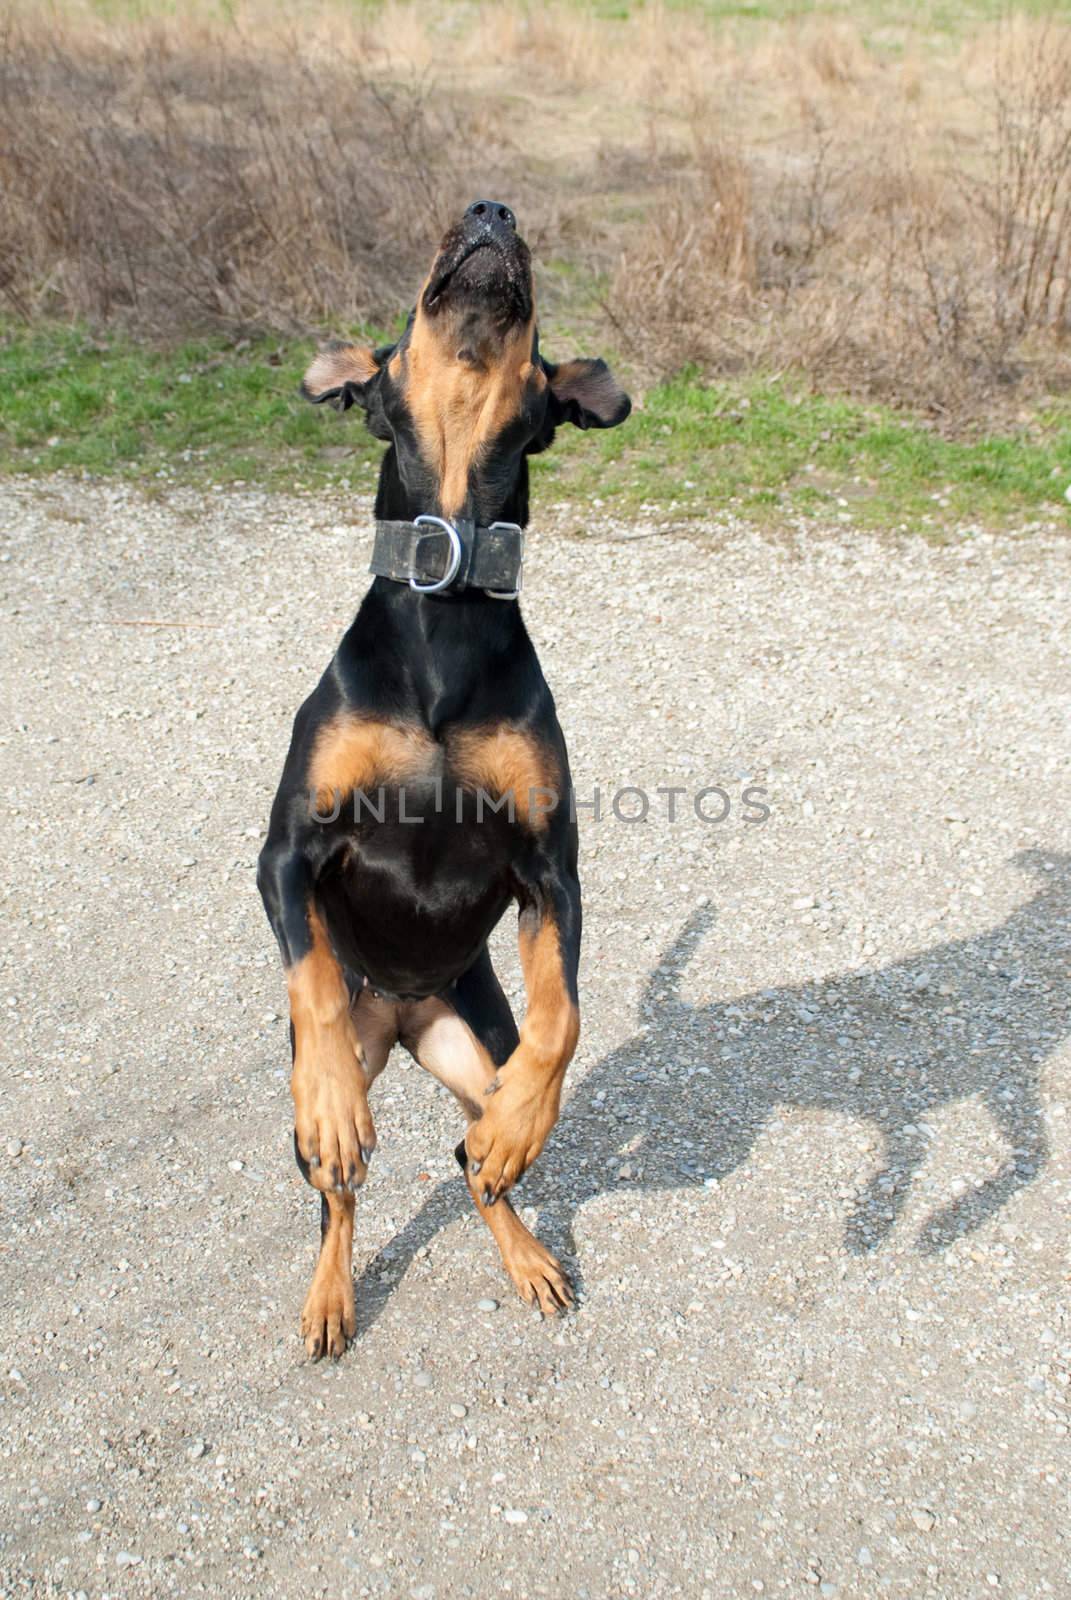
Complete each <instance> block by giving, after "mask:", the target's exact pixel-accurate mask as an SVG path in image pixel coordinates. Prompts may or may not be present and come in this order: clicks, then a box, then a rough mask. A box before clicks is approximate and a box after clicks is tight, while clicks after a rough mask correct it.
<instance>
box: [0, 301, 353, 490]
mask: <svg viewBox="0 0 1071 1600" xmlns="http://www.w3.org/2000/svg"><path fill="white" fill-rule="evenodd" d="M310 350H311V345H310V344H308V343H304V342H303V343H301V344H300V345H297V344H295V345H293V346H291V345H286V344H279V343H278V342H276V341H271V342H258V343H254V344H250V343H246V342H243V343H241V344H239V345H238V346H234V345H233V344H228V343H227V342H225V341H223V340H195V341H190V342H187V343H184V344H181V345H178V346H177V347H175V348H172V349H169V350H166V351H162V350H153V349H148V348H145V347H143V346H141V345H139V344H137V343H135V342H133V341H132V340H129V339H126V338H123V337H119V336H115V337H111V336H109V337H102V338H100V339H96V338H93V337H90V336H89V335H88V334H86V333H85V332H84V331H82V330H79V329H76V328H68V327H56V326H49V325H41V326H38V327H35V328H34V329H32V330H31V331H24V330H21V329H13V328H8V329H6V330H4V332H3V334H2V335H0V469H2V470H4V471H7V472H12V471H14V472H50V471H58V470H66V471H83V470H84V471H87V472H91V473H95V474H111V473H119V474H121V475H123V476H127V477H137V478H154V477H158V476H159V477H169V478H175V479H180V480H187V481H188V480H196V481H209V480H210V481H215V482H232V483H233V482H235V481H236V480H244V481H246V482H249V483H262V484H265V485H268V486H271V487H273V488H294V487H299V486H301V485H302V484H308V485H312V484H317V483H322V482H323V481H325V479H326V478H327V477H332V478H335V479H338V478H342V477H345V476H350V477H354V478H356V479H360V480H365V479H366V480H367V481H368V482H370V483H371V482H374V477H375V470H376V467H377V464H378V459H379V455H380V448H381V447H380V446H379V445H377V444H376V442H375V440H374V439H372V438H371V437H370V436H369V435H368V434H367V433H366V432H365V431H364V429H363V428H360V427H354V426H352V419H344V420H347V421H350V424H351V425H350V426H348V427H342V426H341V425H339V419H338V418H337V417H335V416H334V414H333V413H332V415H331V416H330V418H329V419H327V422H326V424H325V419H324V417H322V416H320V415H318V414H317V411H316V409H315V408H314V407H313V406H310V405H308V404H307V403H306V402H305V401H303V400H301V398H300V397H299V395H298V384H299V383H300V381H301V374H302V371H303V370H304V368H305V366H306V365H307V364H308V359H309V355H310ZM331 423H335V424H336V426H335V427H332V426H331V425H330V424H331Z"/></svg>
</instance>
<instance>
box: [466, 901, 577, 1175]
mask: <svg viewBox="0 0 1071 1600" xmlns="http://www.w3.org/2000/svg"><path fill="white" fill-rule="evenodd" d="M518 932H519V942H520V953H521V966H522V969H523V971H524V987H525V993H526V997H527V1010H526V1013H525V1018H524V1024H523V1026H522V1028H521V1037H520V1043H519V1045H518V1046H517V1048H516V1050H514V1052H513V1054H512V1055H511V1056H510V1058H509V1060H508V1061H507V1062H506V1063H505V1065H504V1066H503V1067H502V1068H501V1070H500V1071H499V1073H498V1076H497V1077H496V1079H495V1080H494V1082H493V1083H492V1084H491V1085H490V1087H489V1088H488V1089H487V1091H486V1094H487V1101H486V1105H485V1107H484V1111H483V1115H482V1116H481V1117H480V1119H479V1121H478V1122H476V1123H474V1124H473V1126H472V1127H471V1128H470V1129H469V1132H468V1134H467V1136H466V1139H465V1149H466V1152H467V1154H468V1176H469V1179H470V1184H471V1186H472V1188H473V1190H474V1192H475V1193H476V1194H477V1195H478V1197H479V1199H480V1201H481V1202H482V1204H483V1205H484V1206H493V1205H494V1203H495V1201H496V1200H497V1199H498V1198H499V1196H500V1195H503V1194H505V1193H506V1191H507V1190H508V1189H510V1188H511V1187H512V1186H513V1184H515V1183H516V1182H517V1179H518V1178H519V1177H520V1176H521V1175H522V1173H524V1172H525V1171H527V1169H528V1168H529V1167H530V1166H531V1164H532V1162H533V1161H534V1160H535V1159H536V1157H537V1156H538V1154H539V1152H540V1151H541V1150H542V1148H543V1146H544V1144H545V1143H546V1140H547V1137H548V1135H549V1133H550V1130H551V1129H552V1128H553V1126H554V1124H555V1123H556V1122H557V1120H558V1108H559V1105H560V1103H561V1090H562V1082H563V1080H564V1078H565V1069H566V1067H567V1066H568V1065H569V1062H570V1061H571V1060H572V1057H573V1052H574V1050H575V1049H576V1042H577V1038H578V1036H579V1033H580V1011H579V1007H578V1004H577V988H576V975H577V963H578V961H579V956H580V886H579V883H578V882H577V879H576V875H575V872H573V871H571V870H570V871H562V872H560V873H558V874H556V875H555V877H554V878H553V879H551V880H550V881H546V882H543V883H541V884H539V885H537V886H536V887H535V889H534V890H533V892H532V893H531V896H530V897H526V899H525V900H524V901H523V902H522V905H521V915H520V924H519V930H518Z"/></svg>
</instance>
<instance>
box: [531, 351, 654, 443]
mask: <svg viewBox="0 0 1071 1600" xmlns="http://www.w3.org/2000/svg"><path fill="white" fill-rule="evenodd" d="M543 371H544V372H545V373H546V375H547V382H548V384H549V385H550V400H551V411H552V415H553V420H554V422H555V423H559V422H571V423H573V425H574V426H575V427H577V428H616V427H617V425H618V423H619V422H624V420H625V418H626V417H627V416H628V414H629V412H630V411H631V410H632V401H631V400H630V399H629V397H628V395H627V394H626V393H625V391H624V389H622V387H621V385H620V384H619V383H618V381H617V379H616V378H615V377H614V375H613V373H612V372H611V371H610V369H609V367H608V366H607V365H606V362H605V361H602V360H600V359H599V358H598V357H597V356H596V357H594V358H581V359H579V360H576V361H563V362H562V363H561V364H560V365H559V366H555V365H554V363H553V362H552V361H544V362H543Z"/></svg>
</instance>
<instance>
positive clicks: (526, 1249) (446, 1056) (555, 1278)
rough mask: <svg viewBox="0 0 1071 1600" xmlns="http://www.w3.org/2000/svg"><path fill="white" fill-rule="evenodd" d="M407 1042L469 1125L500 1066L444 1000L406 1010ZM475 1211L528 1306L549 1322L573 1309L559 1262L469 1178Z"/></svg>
mask: <svg viewBox="0 0 1071 1600" xmlns="http://www.w3.org/2000/svg"><path fill="white" fill-rule="evenodd" d="M402 1037H403V1040H404V1042H405V1044H406V1046H407V1048H408V1049H410V1050H411V1051H412V1052H413V1054H414V1055H415V1056H416V1058H417V1060H418V1061H419V1062H420V1065H421V1066H422V1067H424V1068H425V1069H426V1070H427V1071H428V1072H430V1073H431V1075H432V1077H434V1078H438V1080H439V1082H440V1083H444V1084H445V1085H446V1087H447V1088H448V1089H449V1090H450V1091H451V1093H452V1094H454V1095H455V1096H456V1097H457V1099H458V1101H459V1102H460V1104H461V1107H462V1109H463V1111H464V1112H465V1116H466V1117H467V1119H468V1121H469V1124H470V1126H471V1124H472V1123H473V1122H474V1121H475V1120H476V1119H477V1118H478V1117H479V1116H480V1115H481V1113H482V1112H483V1109H484V1107H486V1105H487V1104H488V1101H487V1098H486V1096H487V1090H488V1088H489V1087H490V1085H491V1084H492V1083H493V1082H494V1080H495V1064H494V1062H493V1061H492V1060H491V1057H490V1056H489V1055H488V1053H487V1051H486V1050H485V1049H484V1047H483V1045H482V1044H481V1043H480V1041H479V1040H478V1039H477V1037H476V1035H475V1034H474V1033H473V1032H472V1030H471V1029H470V1028H469V1027H468V1025H467V1024H466V1023H464V1022H463V1021H462V1020H461V1018H460V1017H459V1016H458V1014H457V1012H456V1011H454V1010H453V1009H452V1008H451V1007H450V1006H448V1005H447V1004H446V1003H445V1002H444V1001H442V1000H421V1001H419V1002H417V1003H416V1004H414V1005H411V1006H406V1007H403V1032H402ZM465 1181H466V1183H467V1184H468V1187H469V1193H470V1194H471V1195H472V1198H473V1201H474V1203H475V1206H476V1210H477V1211H478V1212H479V1214H480V1216H481V1217H482V1218H483V1220H484V1222H486V1224H487V1226H488V1227H489V1228H490V1230H491V1233H492V1234H493V1236H494V1240H495V1243H496V1244H497V1245H498V1248H499V1251H500V1252H501V1255H502V1262H503V1265H504V1266H505V1268H506V1271H507V1272H508V1273H509V1275H510V1278H511V1279H512V1280H513V1284H514V1287H515V1288H516V1290H517V1293H518V1294H519V1295H520V1297H521V1299H522V1300H523V1301H524V1302H525V1304H526V1305H530V1306H535V1305H537V1306H538V1307H539V1309H540V1311H542V1312H543V1313H544V1315H547V1316H550V1315H553V1314H554V1313H556V1312H558V1311H561V1310H563V1309H564V1308H565V1307H566V1306H568V1305H571V1304H572V1300H573V1290H572V1286H571V1284H570V1282H569V1279H568V1278H567V1277H566V1275H565V1271H564V1269H563V1268H562V1266H561V1264H560V1262H558V1261H556V1260H555V1258H554V1256H552V1255H551V1253H550V1251H549V1250H547V1249H546V1248H545V1246H543V1245H541V1244H540V1242H539V1240H538V1239H537V1238H536V1237H535V1235H534V1234H533V1233H531V1232H530V1231H529V1230H528V1229H527V1228H526V1227H525V1225H524V1223H523V1222H522V1221H521V1219H520V1217H519V1216H518V1215H517V1213H516V1212H515V1211H514V1209H513V1207H512V1206H511V1205H510V1203H509V1201H508V1200H507V1199H502V1200H500V1201H498V1203H497V1204H496V1205H494V1206H485V1205H484V1204H483V1201H482V1199H481V1197H480V1194H479V1193H478V1189H482V1184H481V1185H477V1183H476V1180H475V1179H474V1178H472V1177H470V1175H469V1173H468V1172H466V1174H465Z"/></svg>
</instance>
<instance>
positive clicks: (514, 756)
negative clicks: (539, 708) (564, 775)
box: [447, 723, 564, 833]
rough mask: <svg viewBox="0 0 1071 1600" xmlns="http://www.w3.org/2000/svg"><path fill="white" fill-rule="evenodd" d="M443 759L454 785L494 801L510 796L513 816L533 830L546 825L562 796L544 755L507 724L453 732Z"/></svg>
mask: <svg viewBox="0 0 1071 1600" xmlns="http://www.w3.org/2000/svg"><path fill="white" fill-rule="evenodd" d="M447 756H448V760H449V764H450V769H451V773H452V776H453V777H454V778H455V779H456V781H457V782H459V783H462V784H465V785H467V786H468V787H469V788H473V789H485V790H486V791H487V792H488V793H489V794H492V795H494V796H495V797H496V798H498V799H500V798H501V797H502V796H503V795H509V794H511V795H512V796H513V805H514V813H515V815H516V816H517V818H518V819H519V821H520V822H522V823H525V824H527V825H528V826H530V827H531V828H532V829H533V831H534V832H537V833H538V832H539V831H540V830H542V829H543V828H545V827H546V826H547V817H548V815H549V813H550V812H551V811H552V810H553V809H554V806H555V805H557V804H560V803H561V802H562V800H563V798H564V797H563V796H562V794H561V793H560V776H559V772H558V765H557V762H556V761H555V760H554V758H553V756H552V755H551V753H550V751H548V750H546V749H544V747H543V746H542V744H541V743H540V742H539V740H538V739H534V738H533V737H532V735H531V734H529V733H522V732H520V731H519V730H518V729H516V728H511V727H510V726H509V724H508V723H501V724H499V726H497V727H491V728H465V729H461V730H459V731H458V732H457V733H455V734H454V735H453V737H452V738H451V739H450V742H449V746H448V751H447Z"/></svg>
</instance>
